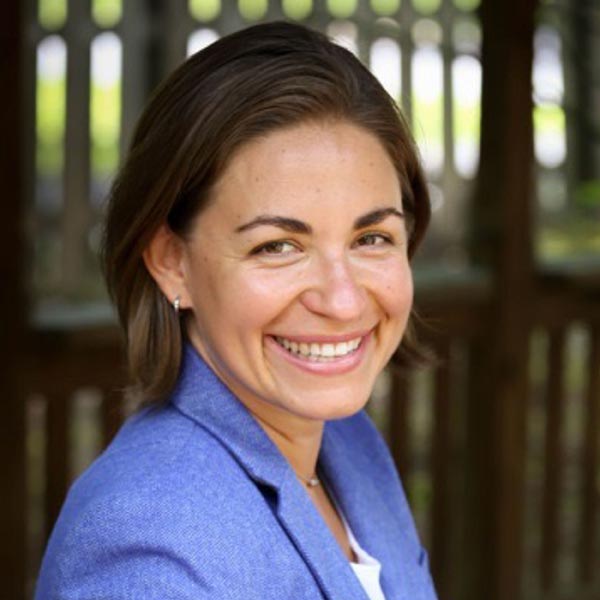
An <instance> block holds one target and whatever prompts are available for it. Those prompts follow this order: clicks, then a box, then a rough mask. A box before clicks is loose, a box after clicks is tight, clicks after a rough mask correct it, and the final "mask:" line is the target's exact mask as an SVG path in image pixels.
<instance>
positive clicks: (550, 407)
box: [541, 329, 566, 591]
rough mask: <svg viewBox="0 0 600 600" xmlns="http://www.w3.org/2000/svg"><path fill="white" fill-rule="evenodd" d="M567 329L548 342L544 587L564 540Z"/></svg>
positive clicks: (548, 585)
mask: <svg viewBox="0 0 600 600" xmlns="http://www.w3.org/2000/svg"><path fill="white" fill-rule="evenodd" d="M565 339H566V338H565V332H564V330H563V329H559V330H557V331H554V332H552V333H550V336H549V345H548V357H547V363H548V380H547V392H546V393H547V400H546V405H547V408H546V414H547V417H546V443H545V460H544V467H545V479H544V496H543V504H542V551H541V575H542V588H543V589H544V591H548V590H551V589H552V588H553V587H554V584H555V582H556V573H557V566H558V565H557V559H558V550H559V541H560V535H559V533H560V530H559V525H560V522H559V508H560V500H561V483H562V474H563V456H564V449H563V444H562V425H563V417H564V411H565V394H564V369H565V361H564V356H565Z"/></svg>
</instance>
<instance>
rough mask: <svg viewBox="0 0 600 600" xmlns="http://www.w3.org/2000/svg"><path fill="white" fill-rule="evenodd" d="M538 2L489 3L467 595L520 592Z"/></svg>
mask: <svg viewBox="0 0 600 600" xmlns="http://www.w3.org/2000/svg"><path fill="white" fill-rule="evenodd" d="M535 6H536V1H535V0H483V3H482V7H481V19H482V29H483V45H482V63H483V85H482V115H481V154H480V156H481V158H480V169H479V177H478V181H477V189H476V194H475V201H474V204H473V207H472V222H471V228H470V235H471V239H470V250H471V256H472V260H473V262H474V263H475V264H478V265H481V266H483V267H485V268H487V269H489V270H490V271H491V274H492V276H493V282H494V284H493V285H494V287H493V298H492V314H493V315H494V319H493V321H491V322H489V323H488V324H487V327H486V330H485V332H484V334H483V335H482V337H481V338H480V339H478V340H477V341H476V342H474V343H473V344H472V347H471V352H470V367H471V376H470V385H469V392H468V393H469V398H468V406H467V428H468V429H467V454H468V459H467V465H466V468H467V473H466V481H467V494H466V515H467V520H466V531H465V541H466V548H465V560H466V565H467V569H466V571H467V574H468V578H467V580H466V581H465V590H464V594H463V597H464V598H465V599H466V600H481V599H482V598H485V599H486V600H506V599H507V598H510V599H511V600H519V598H520V597H521V568H522V555H523V551H522V529H523V501H524V491H523V477H524V458H525V418H526V403H527V396H528V354H529V352H528V350H529V330H530V311H531V308H532V302H533V297H532V296H533V256H532V218H531V212H532V210H531V204H532V188H533V169H532V165H533V125H532V93H531V69H532V61H533V29H534V12H535Z"/></svg>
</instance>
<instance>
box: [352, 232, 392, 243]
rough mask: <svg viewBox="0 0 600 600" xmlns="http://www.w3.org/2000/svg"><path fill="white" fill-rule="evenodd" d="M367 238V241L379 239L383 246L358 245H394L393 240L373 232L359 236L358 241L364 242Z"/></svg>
mask: <svg viewBox="0 0 600 600" xmlns="http://www.w3.org/2000/svg"><path fill="white" fill-rule="evenodd" d="M367 238H369V239H374V238H379V239H380V240H383V244H360V245H361V246H381V245H384V244H388V245H389V244H393V243H394V240H393V239H392V237H391V236H389V235H385V234H383V233H375V232H373V233H365V234H364V235H361V236H360V237H359V238H358V241H359V242H360V241H361V240H365V239H367Z"/></svg>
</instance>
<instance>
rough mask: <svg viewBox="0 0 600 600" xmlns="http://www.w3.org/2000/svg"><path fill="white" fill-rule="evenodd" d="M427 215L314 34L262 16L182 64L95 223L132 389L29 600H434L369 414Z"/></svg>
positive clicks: (68, 506)
mask: <svg viewBox="0 0 600 600" xmlns="http://www.w3.org/2000/svg"><path fill="white" fill-rule="evenodd" d="M428 217H429V205H428V198H427V193H426V187H425V183H424V178H423V174H422V171H421V168H420V166H419V163H418V159H417V155H416V151H415V148H414V144H413V141H412V139H411V137H410V135H409V133H408V130H407V128H406V126H405V124H404V122H403V120H402V118H401V116H400V115H399V114H398V112H397V109H396V107H395V105H394V103H393V101H392V100H391V99H390V98H389V97H388V96H387V94H386V93H385V91H384V90H383V89H382V88H381V86H380V85H379V83H378V82H377V81H376V79H375V78H374V77H373V76H372V75H371V74H370V73H369V72H368V71H367V70H366V69H365V68H364V67H363V66H362V65H361V64H360V62H359V61H358V60H357V59H356V58H355V57H354V56H353V55H352V54H351V53H349V52H347V51H346V50H344V49H342V48H340V47H338V46H336V45H334V44H333V43H331V42H330V41H329V40H327V39H326V38H325V37H324V36H322V35H321V34H318V33H315V32H312V31H310V30H307V29H305V28H303V27H301V26H299V25H291V24H284V23H272V24H266V25H259V26H255V27H251V28H249V29H246V30H244V31H240V32H238V33H235V34H233V35H230V36H228V37H225V38H223V39H221V40H220V41H218V42H216V43H215V44H213V45H212V46H210V47H208V48H206V49H205V50H203V51H202V52H200V53H198V54H196V55H195V56H193V57H191V58H190V59H189V60H188V61H187V62H186V63H184V64H183V65H182V66H181V67H180V68H179V69H178V70H177V71H176V72H175V73H174V74H173V75H172V76H171V77H170V78H169V79H168V80H167V81H166V82H165V83H164V84H163V85H162V86H161V88H160V89H159V90H158V92H157V93H156V94H155V96H154V97H153V99H152V100H151V102H150V104H149V106H148V108H147V109H146V111H145V113H144V114H143V116H142V118H141V120H140V123H139V125H138V128H137V131H136V134H135V136H134V140H133V144H132V148H131V151H130V153H129V155H128V157H127V160H126V161H125V164H124V166H123V168H122V171H121V173H120V175H119V177H118V178H117V181H116V182H115V184H114V187H113V190H112V193H111V198H110V204H109V208H108V215H107V223H106V231H105V246H104V264H105V269H106V275H107V281H108V286H109V289H110V291H111V293H112V296H113V298H114V300H115V303H116V305H117V308H118V311H119V316H120V320H121V323H122V325H123V328H124V330H125V333H126V337H127V347H128V356H129V362H130V367H131V373H132V377H133V380H134V382H135V385H134V387H133V388H132V393H135V394H136V395H137V397H138V399H139V400H140V401H141V402H143V403H145V404H146V405H149V406H147V407H146V408H145V409H143V410H141V411H140V412H138V413H137V414H136V415H135V416H134V417H133V418H131V419H130V420H129V421H128V422H127V423H126V424H125V426H124V427H123V428H122V429H121V431H120V432H119V434H118V435H117V437H116V438H115V440H114V441H113V443H112V444H111V445H110V446H109V448H108V449H107V450H106V451H105V452H104V453H103V455H102V456H101V457H100V458H99V459H98V460H97V461H96V462H95V463H94V465H93V466H92V467H91V468H90V469H89V470H88V471H87V472H86V473H85V474H84V475H83V476H82V477H81V478H80V479H79V480H78V481H77V482H76V483H75V485H74V486H73V488H72V489H71V491H70V493H69V496H68V498H67V501H66V503H65V506H64V508H63V511H62V513H61V516H60V518H59V520H58V522H57V524H56V527H55V529H54V532H53V534H52V537H51V539H50V542H49V545H48V549H47V552H46V556H45V559H44V563H43V567H42V572H41V576H40V580H39V583H38V589H37V598H39V599H43V598H65V599H66V598H69V599H76V598H77V599H84V598H85V599H90V600H91V599H92V598H94V599H98V598H111V599H112V598H115V599H116V598H123V599H125V598H136V599H137V598H140V599H141V598H144V599H149V598H156V599H159V598H160V599H161V600H164V599H166V598H190V599H192V598H194V599H199V598H231V599H238V598H239V599H244V600H253V599H256V600H268V599H278V600H280V599H293V600H302V599H310V600H313V599H316V598H328V599H332V600H333V599H336V600H337V599H340V600H353V599H357V600H358V599H362V600H364V599H365V598H371V599H379V600H381V599H382V598H386V599H387V600H395V599H398V600H400V599H406V600H408V599H410V600H418V599H422V600H432V599H434V598H435V592H434V590H433V586H432V583H431V580H430V576H429V572H428V566H427V560H426V553H425V551H424V550H423V549H422V547H421V545H420V543H419V541H418V538H417V535H416V532H415V528H414V525H413V521H412V517H411V515H410V512H409V509H408V506H407V503H406V499H405V497H404V495H403V492H402V489H401V486H400V483H399V481H398V478H397V475H396V472H395V470H394V466H393V463H392V461H391V459H390V456H389V453H388V451H387V449H386V447H385V444H384V443H383V441H382V439H381V438H380V436H379V435H378V433H377V432H376V430H375V429H374V427H373V425H372V424H371V422H370V421H369V419H368V418H367V416H365V414H364V412H363V411H362V409H363V407H364V405H365V404H366V402H367V400H368V398H369V394H370V392H371V390H372V387H373V384H374V382H375V378H376V377H377V375H378V374H379V373H380V372H381V370H382V369H383V368H384V366H385V365H386V363H387V362H388V361H389V359H390V358H391V357H392V355H394V353H395V352H396V350H397V347H398V344H399V343H400V341H401V339H402V337H403V334H404V332H405V330H406V327H407V323H408V320H409V315H410V311H411V303H412V279H411V272H410V267H409V257H410V256H412V253H413V252H414V250H415V248H416V246H417V245H418V243H419V241H420V239H421V237H422V235H423V232H424V230H425V227H426V225H427V221H428ZM399 352H401V353H402V355H403V356H404V357H405V358H406V357H407V356H410V354H411V352H414V349H411V347H410V343H409V340H408V338H405V339H404V341H403V342H402V345H401V347H400V351H399Z"/></svg>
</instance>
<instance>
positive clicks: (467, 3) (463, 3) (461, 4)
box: [454, 0, 481, 11]
mask: <svg viewBox="0 0 600 600" xmlns="http://www.w3.org/2000/svg"><path fill="white" fill-rule="evenodd" d="M480 4H481V0H454V6H456V8H458V9H459V10H464V11H471V10H476V9H477V8H479V5H480Z"/></svg>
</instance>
